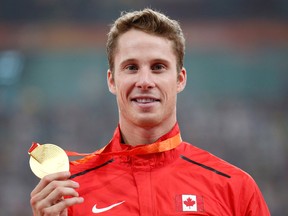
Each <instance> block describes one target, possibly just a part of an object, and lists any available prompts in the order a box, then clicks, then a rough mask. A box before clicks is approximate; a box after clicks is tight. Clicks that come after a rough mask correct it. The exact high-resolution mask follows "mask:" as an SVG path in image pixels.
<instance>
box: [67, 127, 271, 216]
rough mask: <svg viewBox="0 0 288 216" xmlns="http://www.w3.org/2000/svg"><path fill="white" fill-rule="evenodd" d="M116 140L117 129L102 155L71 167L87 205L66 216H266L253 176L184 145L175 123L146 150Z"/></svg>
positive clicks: (70, 211)
mask: <svg viewBox="0 0 288 216" xmlns="http://www.w3.org/2000/svg"><path fill="white" fill-rule="evenodd" d="M120 141H121V135H120V130H119V127H118V128H117V129H116V131H115V133H114V136H113V139H112V140H111V142H110V143H109V144H108V145H107V146H106V147H105V148H104V150H103V151H102V152H101V153H98V154H92V155H90V156H87V157H85V158H83V159H81V160H79V161H75V162H71V164H70V171H71V173H72V177H71V178H72V179H73V180H74V181H77V182H79V184H80V188H79V190H78V192H79V194H80V196H82V197H84V200H85V201H84V203H82V204H78V205H75V206H72V207H70V208H69V215H71V216H72V215H75V216H76V215H77V216H80V215H83V216H89V215H101V216H102V215H103V216H105V215H113V216H116V215H119V216H120V215H121V216H124V215H125V216H126V215H129V216H130V215H133V216H134V215H135V216H136V215H142V216H156V215H157V216H158V215H159V216H164V215H173V216H174V215H215V216H228V215H229V216H244V215H245V216H248V215H249V216H268V215H270V213H269V210H268V208H267V205H266V203H265V201H264V199H263V197H262V195H261V192H260V190H259V188H258V187H257V185H256V183H255V182H254V180H253V179H252V178H251V176H249V175H248V174H247V173H245V172H244V171H242V170H240V169H239V168H237V167H235V166H233V165H231V164H229V163H227V162H225V161H223V160H221V159H219V158H217V157H216V156H214V155H212V154H210V153H208V152H206V151H204V150H201V149H199V148H197V147H195V146H193V145H191V144H189V143H186V142H182V141H181V138H180V132H179V127H178V125H177V124H176V125H175V127H174V128H173V129H172V130H171V131H170V132H169V133H168V134H166V135H164V136H163V137H161V138H160V139H159V140H158V141H157V142H156V143H153V144H150V145H140V146H136V147H132V146H129V145H126V144H121V142H120Z"/></svg>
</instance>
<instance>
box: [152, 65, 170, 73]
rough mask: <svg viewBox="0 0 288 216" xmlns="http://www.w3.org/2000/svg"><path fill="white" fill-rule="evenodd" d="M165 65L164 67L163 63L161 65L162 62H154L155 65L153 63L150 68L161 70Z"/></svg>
mask: <svg viewBox="0 0 288 216" xmlns="http://www.w3.org/2000/svg"><path fill="white" fill-rule="evenodd" d="M165 68H166V67H165V65H163V64H155V65H153V66H152V68H151V69H152V70H154V71H162V70H164V69H165Z"/></svg>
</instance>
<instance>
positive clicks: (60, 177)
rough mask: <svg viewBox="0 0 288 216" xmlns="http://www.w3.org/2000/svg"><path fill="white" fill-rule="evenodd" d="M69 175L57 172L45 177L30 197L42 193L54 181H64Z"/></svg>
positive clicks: (68, 173)
mask: <svg viewBox="0 0 288 216" xmlns="http://www.w3.org/2000/svg"><path fill="white" fill-rule="evenodd" d="M70 175H71V174H70V172H58V173H53V174H50V175H47V176H45V177H44V178H42V179H41V180H40V182H39V183H38V185H37V186H36V187H35V188H34V190H33V191H32V192H31V197H32V196H34V195H35V194H37V193H39V192H40V191H42V190H43V189H44V188H45V187H46V186H47V185H48V184H49V183H50V182H52V181H54V180H66V179H68V178H69V177H70Z"/></svg>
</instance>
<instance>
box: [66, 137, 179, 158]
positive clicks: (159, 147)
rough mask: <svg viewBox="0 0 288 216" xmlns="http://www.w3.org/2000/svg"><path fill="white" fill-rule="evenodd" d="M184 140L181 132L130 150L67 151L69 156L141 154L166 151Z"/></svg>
mask: <svg viewBox="0 0 288 216" xmlns="http://www.w3.org/2000/svg"><path fill="white" fill-rule="evenodd" d="M181 142H182V139H181V135H180V133H178V134H176V135H175V136H173V137H171V138H168V139H166V140H164V141H158V142H155V143H152V144H147V145H145V144H144V145H141V146H138V147H134V148H132V149H129V150H123V151H115V152H103V151H104V149H105V147H106V146H104V147H103V148H101V149H100V150H97V151H95V152H93V153H90V154H89V153H78V152H72V151H66V154H67V155H68V156H88V155H100V154H101V155H141V154H152V153H157V152H164V151H168V150H171V149H174V148H176V147H177V146H178V145H179V144H180V143H181Z"/></svg>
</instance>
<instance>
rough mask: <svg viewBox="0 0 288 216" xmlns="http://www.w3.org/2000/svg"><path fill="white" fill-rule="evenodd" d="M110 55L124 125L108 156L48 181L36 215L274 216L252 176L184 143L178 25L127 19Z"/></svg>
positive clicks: (137, 15)
mask: <svg viewBox="0 0 288 216" xmlns="http://www.w3.org/2000/svg"><path fill="white" fill-rule="evenodd" d="M107 53H108V60H109V70H108V73H107V82H108V87H109V90H110V92H112V93H113V94H115V95H116V99H117V104H118V111H119V125H118V127H117V129H116V130H115V133H114V136H113V138H112V140H111V141H110V143H109V144H108V145H107V146H106V147H104V148H103V149H102V150H100V151H97V152H96V153H94V154H91V155H89V156H87V157H84V158H83V159H81V160H78V161H75V162H71V163H70V172H61V173H55V174H52V175H48V176H46V177H44V178H43V179H42V180H41V181H40V183H39V184H38V185H37V186H36V187H35V189H34V190H33V191H32V193H31V201H30V202H31V206H32V210H33V213H34V215H37V216H38V215H61V216H62V215H77V216H79V215H85V216H87V215H95V214H99V215H122V216H123V215H145V216H151V215H161V216H162V215H217V216H220V215H225V216H226V215H227V216H228V215H230V216H232V215H233V216H240V215H241V216H242V215H246V216H248V215H251V216H252V215H253V216H267V215H270V213H269V210H268V208H267V205H266V203H265V201H264V199H263V197H262V195H261V192H260V190H259V189H258V187H257V185H256V183H255V182H254V180H253V179H252V178H251V177H250V176H249V175H248V174H247V173H245V172H243V171H242V170H240V169H239V168H237V167H235V166H233V165H231V164H229V163H227V162H225V161H223V160H221V159H219V158H217V157H215V156H213V155H211V154H210V153H208V152H206V151H204V150H201V149H199V148H197V147H195V146H193V145H191V144H189V143H187V142H183V141H182V140H181V136H180V130H179V127H178V123H177V119H176V100H177V94H178V93H179V92H181V91H182V90H183V89H184V88H185V85H186V70H185V68H184V67H183V57H184V37H183V34H182V30H181V28H180V26H179V24H178V23H177V22H176V21H174V20H171V19H169V18H167V17H166V16H165V15H163V14H161V13H158V12H156V11H153V10H151V9H145V10H143V11H135V12H131V13H126V14H123V15H122V16H121V17H120V18H119V19H118V20H116V22H115V23H114V25H113V26H112V28H111V29H110V32H109V34H108V42H107Z"/></svg>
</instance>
